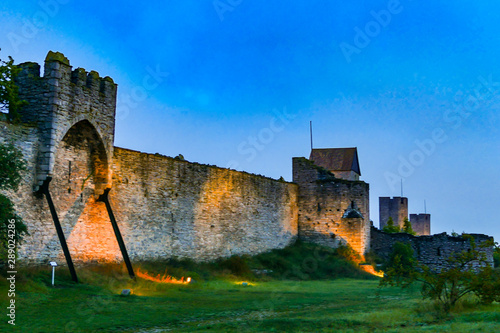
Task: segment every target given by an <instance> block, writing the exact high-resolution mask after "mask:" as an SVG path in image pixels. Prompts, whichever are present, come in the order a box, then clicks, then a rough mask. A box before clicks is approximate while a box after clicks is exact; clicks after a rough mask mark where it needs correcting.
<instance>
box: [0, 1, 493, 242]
mask: <svg viewBox="0 0 500 333" xmlns="http://www.w3.org/2000/svg"><path fill="white" fill-rule="evenodd" d="M498 12H500V3H498V2H494V1H481V0H479V1H478V0H476V1H465V0H457V1H449V0H433V1H424V0H421V1H411V0H400V1H398V0H385V1H377V0H373V1H361V0H359V1H352V2H346V1H336V0H331V1H326V0H309V1H286V2H285V1H276V0H266V1H263V0H252V1H249V0H215V1H214V0H183V1H148V2H145V3H141V2H138V1H120V2H117V1H115V2H110V1H106V2H105V1H94V0H88V1H84V2H83V1H74V0H41V1H32V2H28V1H18V0H16V1H11V0H3V1H2V2H1V3H0V27H1V29H0V48H1V51H0V58H1V59H6V58H7V56H9V55H10V56H12V57H13V58H14V60H15V62H16V63H21V62H25V61H34V62H38V63H40V64H42V63H43V61H44V59H45V56H46V54H47V52H48V51H49V50H53V51H59V52H62V53H63V54H64V55H65V56H66V57H67V58H68V59H69V60H70V62H71V65H72V66H73V68H77V67H81V68H85V69H86V70H87V71H90V70H95V71H98V72H99V73H100V75H101V76H103V77H104V76H110V77H112V78H113V79H114V81H115V82H116V83H117V84H118V98H117V121H116V133H115V145H116V146H118V147H124V148H129V149H134V150H139V151H143V152H148V153H160V154H163V155H167V156H177V155H178V154H182V155H183V156H184V157H185V159H186V160H188V161H192V162H199V163H205V164H213V165H218V166H221V167H230V168H233V169H236V170H244V171H247V172H251V173H255V174H262V175H265V176H268V177H272V178H276V179H277V178H279V177H280V176H283V177H284V178H285V179H286V180H289V181H291V178H292V176H291V167H292V157H300V156H304V157H309V154H310V147H311V142H310V133H309V122H310V121H312V125H313V146H314V148H336V147H357V148H358V154H359V159H360V167H361V173H362V175H361V179H362V180H364V181H366V182H367V183H369V184H370V198H371V200H370V218H371V219H372V220H373V221H374V224H375V225H376V226H378V224H379V218H378V197H381V196H391V197H392V196H400V195H401V180H402V183H403V195H404V196H406V197H408V198H409V199H408V200H409V212H410V213H424V209H426V211H427V213H430V214H431V231H432V233H441V232H448V233H451V232H452V231H455V232H458V233H462V232H468V233H484V234H488V235H492V236H494V237H495V240H497V241H498V240H500V230H499V227H498V226H499V222H500V221H499V214H498V208H497V207H498V206H497V205H499V204H500V191H499V189H500V175H499V173H498V172H497V171H498V166H499V165H500V133H499V127H500V116H499V112H498V109H499V106H500V97H499V96H500V95H499V91H500V66H499V65H498V64H499V62H498V59H499V58H500V25H499V24H498ZM424 202H425V206H426V208H424Z"/></svg>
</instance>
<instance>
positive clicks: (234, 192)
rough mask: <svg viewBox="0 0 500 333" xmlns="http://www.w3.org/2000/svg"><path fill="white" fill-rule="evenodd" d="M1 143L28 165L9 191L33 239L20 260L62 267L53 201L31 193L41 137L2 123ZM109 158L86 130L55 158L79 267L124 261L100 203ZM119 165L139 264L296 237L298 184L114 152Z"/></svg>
mask: <svg viewBox="0 0 500 333" xmlns="http://www.w3.org/2000/svg"><path fill="white" fill-rule="evenodd" d="M0 142H12V143H14V144H15V145H16V146H17V147H18V148H20V149H21V150H22V152H23V155H24V157H25V159H26V161H27V162H28V170H27V172H26V173H25V175H24V177H23V182H22V184H21V186H20V188H19V189H18V191H16V192H12V191H10V192H8V193H7V194H8V195H9V197H11V198H12V200H13V201H14V203H15V204H16V209H17V211H18V212H19V214H20V216H22V218H23V219H24V221H25V223H26V224H27V225H28V229H29V232H30V234H31V235H30V236H28V237H26V239H25V241H24V243H23V244H22V246H21V247H20V248H19V257H20V259H21V260H22V261H24V262H25V263H28V262H35V263H46V262H47V261H49V260H56V261H58V262H60V263H62V264H64V262H65V260H64V256H63V254H62V250H61V246H60V244H59V239H58V237H57V234H56V231H55V227H54V223H53V221H52V217H51V215H50V211H49V208H48V205H47V202H46V200H45V198H44V197H43V196H41V195H37V194H36V193H35V192H33V187H32V184H33V182H34V181H35V179H36V164H37V155H38V150H39V149H38V148H39V146H40V139H39V132H38V129H37V128H36V127H35V126H33V127H28V126H14V125H11V124H8V123H7V122H3V121H0ZM101 149H103V148H102V147H101ZM103 154H104V153H103V151H101V153H100V154H99V140H97V137H96V133H95V131H94V130H93V128H92V127H91V126H90V125H89V124H85V123H83V124H81V125H79V126H77V127H75V128H74V129H72V130H70V131H68V133H66V135H65V136H64V138H63V140H62V141H61V143H60V145H59V149H58V150H57V151H56V154H55V157H56V158H55V165H54V168H53V173H52V175H53V177H54V178H53V180H52V182H51V184H50V190H51V194H52V198H53V200H54V204H55V206H56V209H57V212H58V215H59V219H60V221H61V225H62V228H63V230H64V233H65V236H66V239H67V242H68V247H69V250H70V253H71V255H72V258H73V260H74V261H75V263H77V264H78V263H80V262H109V261H121V260H122V256H121V253H120V250H119V248H118V244H117V241H116V238H115V236H114V233H113V230H112V227H111V223H110V221H109V217H108V214H107V211H106V209H105V206H104V204H103V203H102V202H96V199H95V195H94V194H95V182H96V179H97V180H98V179H99V178H98V170H99V169H102V168H105V167H106V166H105V164H104V162H103V161H101V159H100V158H99V157H100V156H101V157H102V156H103ZM114 160H115V163H114V165H113V166H112V169H113V171H114V186H113V187H112V190H111V193H110V201H111V204H112V206H113V210H114V213H115V216H116V218H117V221H118V224H119V225H120V228H121V232H122V235H123V238H124V240H125V243H126V245H127V249H128V251H129V255H130V257H131V259H132V260H144V259H165V258H172V257H179V258H192V259H194V260H210V259H215V258H219V257H226V256H230V255H232V254H256V253H261V252H265V251H268V250H271V249H274V248H281V247H284V246H286V245H288V244H289V243H290V242H292V241H294V239H295V238H296V236H297V186H296V185H295V184H291V183H285V182H279V181H276V180H272V179H269V178H265V177H262V176H257V175H252V174H248V173H243V172H237V171H233V170H228V169H222V168H218V167H215V166H207V165H201V164H196V163H189V162H186V161H179V160H176V159H173V158H169V157H164V156H159V155H150V154H143V153H139V152H135V151H131V150H126V149H120V148H116V147H115V154H114Z"/></svg>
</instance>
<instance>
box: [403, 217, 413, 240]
mask: <svg viewBox="0 0 500 333" xmlns="http://www.w3.org/2000/svg"><path fill="white" fill-rule="evenodd" d="M401 232H405V233H407V234H410V235H413V236H415V235H416V232H415V231H413V228H412V227H411V222H410V220H408V218H407V217H405V219H404V222H403V228H402V229H401Z"/></svg>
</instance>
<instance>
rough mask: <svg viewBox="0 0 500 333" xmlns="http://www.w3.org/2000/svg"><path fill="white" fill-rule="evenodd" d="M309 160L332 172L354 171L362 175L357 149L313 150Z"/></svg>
mask: <svg viewBox="0 0 500 333" xmlns="http://www.w3.org/2000/svg"><path fill="white" fill-rule="evenodd" d="M309 160H310V161H312V162H313V163H314V164H316V165H318V166H320V167H322V168H325V169H327V170H329V171H331V172H334V171H351V170H352V171H354V172H357V173H358V174H359V175H361V171H360V168H359V161H358V150H357V148H326V149H313V150H312V151H311V156H309Z"/></svg>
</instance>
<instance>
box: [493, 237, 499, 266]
mask: <svg viewBox="0 0 500 333" xmlns="http://www.w3.org/2000/svg"><path fill="white" fill-rule="evenodd" d="M493 260H494V261H495V268H496V267H500V247H499V246H498V243H496V244H495V251H494V252H493Z"/></svg>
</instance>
